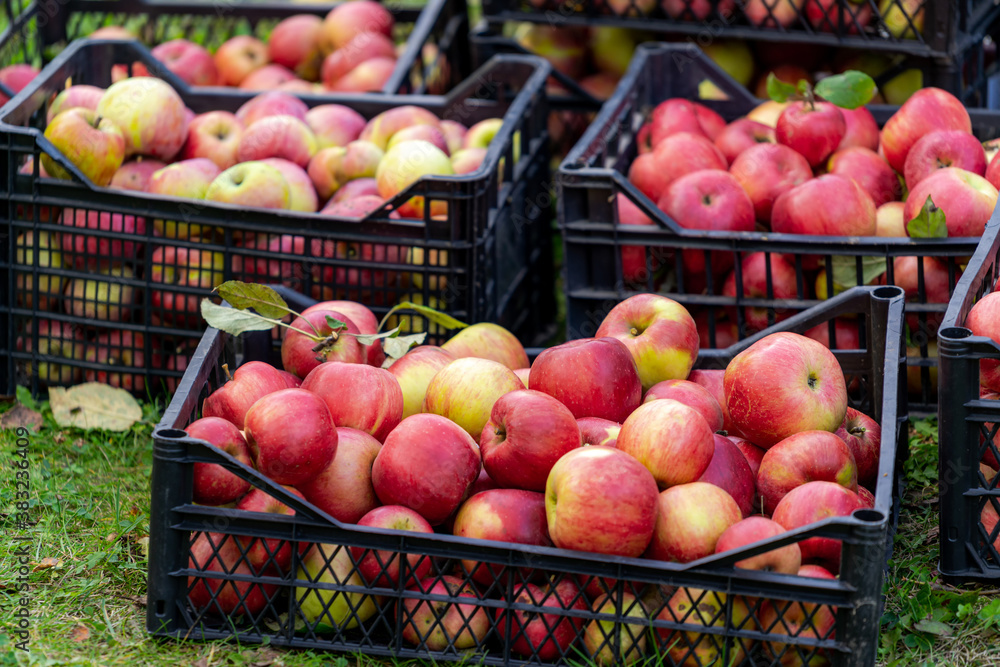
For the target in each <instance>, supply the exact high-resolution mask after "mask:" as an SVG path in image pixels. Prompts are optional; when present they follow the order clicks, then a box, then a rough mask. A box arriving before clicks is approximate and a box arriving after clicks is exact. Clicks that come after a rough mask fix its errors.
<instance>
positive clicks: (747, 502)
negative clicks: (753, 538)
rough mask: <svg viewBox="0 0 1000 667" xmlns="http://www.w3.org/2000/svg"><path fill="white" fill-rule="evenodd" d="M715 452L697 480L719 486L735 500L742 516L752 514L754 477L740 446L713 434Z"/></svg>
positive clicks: (755, 488) (754, 489) (754, 488)
mask: <svg viewBox="0 0 1000 667" xmlns="http://www.w3.org/2000/svg"><path fill="white" fill-rule="evenodd" d="M713 441H714V443H715V453H714V454H713V455H712V461H711V462H710V463H709V464H708V467H707V468H706V469H705V472H703V473H702V474H701V477H699V478H698V481H699V482H708V483H709V484H714V485H715V486H717V487H719V488H720V489H722V490H723V491H725V492H726V493H728V494H729V495H730V496H732V498H733V500H735V501H736V505H737V506H738V507H739V508H740V512H741V513H742V514H743V516H744V517H748V516H750V515H751V514H753V510H754V496H755V495H756V493H757V487H756V477H755V476H754V474H753V472H752V471H751V470H750V464H749V463H747V459H746V457H745V456H744V455H743V452H742V451H740V448H739V447H737V446H736V445H735V444H733V441H732V440H730V439H729V438H727V437H725V436H722V435H719V434H715V435H714V436H713Z"/></svg>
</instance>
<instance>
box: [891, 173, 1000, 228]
mask: <svg viewBox="0 0 1000 667" xmlns="http://www.w3.org/2000/svg"><path fill="white" fill-rule="evenodd" d="M928 197H929V198H930V199H931V201H933V202H934V206H936V207H937V208H939V209H941V210H943V211H944V215H945V224H946V225H947V227H948V236H976V237H979V236H982V235H983V232H984V231H985V229H986V223H987V222H988V221H989V219H990V216H991V215H993V209H994V208H996V203H997V189H996V188H995V187H993V185H992V184H991V183H990V182H989V181H988V180H986V179H985V178H983V177H982V176H979V175H977V174H973V173H972V172H970V171H965V170H964V169H959V168H957V167H946V168H944V169H938V170H937V171H935V172H934V173H932V174H931V175H930V176H927V177H926V178H924V179H923V180H922V181H920V182H919V183H917V185H916V186H915V187H914V188H913V189H912V190H910V194H909V196H908V197H907V198H906V206H905V207H904V209H903V219H904V220H905V221H906V224H907V225H908V224H909V223H910V221H912V220H913V219H914V218H916V217H917V216H919V215H920V211H921V209H923V207H924V205H925V204H926V203H927V199H928Z"/></svg>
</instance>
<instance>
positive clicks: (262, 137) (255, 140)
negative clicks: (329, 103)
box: [236, 116, 319, 168]
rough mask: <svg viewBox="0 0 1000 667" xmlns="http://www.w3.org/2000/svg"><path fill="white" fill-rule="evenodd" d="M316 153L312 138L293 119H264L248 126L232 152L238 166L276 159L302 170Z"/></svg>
mask: <svg viewBox="0 0 1000 667" xmlns="http://www.w3.org/2000/svg"><path fill="white" fill-rule="evenodd" d="M318 150H319V143H318V142H317V140H316V135H315V134H313V132H312V130H310V129H309V126H308V125H306V124H305V121H302V120H299V119H298V118H295V117H294V116H267V117H265V118H261V119H260V120H258V121H256V122H254V123H253V124H252V125H248V126H247V128H246V130H245V131H244V132H243V136H242V137H241V138H240V144H239V146H238V147H237V149H236V159H237V160H238V161H239V162H250V161H253V160H263V159H264V158H269V157H280V158H284V159H286V160H289V161H291V162H294V163H295V164H297V165H299V166H300V167H303V168H304V167H306V165H308V164H309V160H311V159H312V156H313V155H315V154H316V152H317V151H318Z"/></svg>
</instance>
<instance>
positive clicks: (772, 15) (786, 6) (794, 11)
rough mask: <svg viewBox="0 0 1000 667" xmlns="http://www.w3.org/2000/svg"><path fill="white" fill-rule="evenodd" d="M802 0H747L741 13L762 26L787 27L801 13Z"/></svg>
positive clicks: (753, 22) (754, 23)
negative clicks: (772, 0) (773, 0)
mask: <svg viewBox="0 0 1000 667" xmlns="http://www.w3.org/2000/svg"><path fill="white" fill-rule="evenodd" d="M802 5H803V0H776V1H775V2H767V1H766V0H748V1H747V3H746V4H745V5H744V6H743V13H744V14H745V15H746V17H747V20H748V21H750V23H752V24H753V25H756V26H762V27H764V28H780V27H787V26H790V25H791V24H792V23H794V22H795V21H796V20H798V19H799V16H801V14H802Z"/></svg>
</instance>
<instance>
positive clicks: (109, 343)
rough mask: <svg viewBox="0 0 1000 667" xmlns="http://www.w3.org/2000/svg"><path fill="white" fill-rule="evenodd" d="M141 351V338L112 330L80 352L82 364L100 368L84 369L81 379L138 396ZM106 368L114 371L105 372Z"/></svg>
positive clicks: (142, 373)
mask: <svg viewBox="0 0 1000 667" xmlns="http://www.w3.org/2000/svg"><path fill="white" fill-rule="evenodd" d="M145 349H146V345H145V338H144V336H143V335H142V334H141V333H139V332H138V331H129V330H127V329H126V330H119V329H112V330H110V331H107V332H105V333H102V334H100V335H98V336H97V339H96V340H95V341H94V342H93V343H91V344H89V345H88V346H87V349H86V351H85V352H84V360H86V361H88V362H91V363H98V364H100V365H101V366H102V368H99V369H93V368H88V369H87V370H86V372H85V373H84V379H85V380H86V381H87V382H100V383H102V384H109V385H111V386H112V387H120V388H122V389H124V390H126V391H130V392H140V391H142V390H143V389H145V387H146V373H147V370H146V358H145ZM109 368H110V369H115V370H113V371H110V372H109V370H108V369H109Z"/></svg>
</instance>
